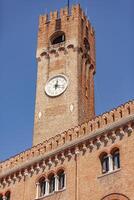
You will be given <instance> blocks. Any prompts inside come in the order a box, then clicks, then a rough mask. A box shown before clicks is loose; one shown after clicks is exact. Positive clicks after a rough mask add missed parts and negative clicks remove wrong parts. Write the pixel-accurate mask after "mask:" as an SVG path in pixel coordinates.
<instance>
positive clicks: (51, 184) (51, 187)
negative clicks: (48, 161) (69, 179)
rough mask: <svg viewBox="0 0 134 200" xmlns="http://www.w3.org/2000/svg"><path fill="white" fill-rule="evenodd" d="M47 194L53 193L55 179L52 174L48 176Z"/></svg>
mask: <svg viewBox="0 0 134 200" xmlns="http://www.w3.org/2000/svg"><path fill="white" fill-rule="evenodd" d="M48 179H49V193H52V192H54V191H55V177H54V174H52V175H50V176H49V178H48Z"/></svg>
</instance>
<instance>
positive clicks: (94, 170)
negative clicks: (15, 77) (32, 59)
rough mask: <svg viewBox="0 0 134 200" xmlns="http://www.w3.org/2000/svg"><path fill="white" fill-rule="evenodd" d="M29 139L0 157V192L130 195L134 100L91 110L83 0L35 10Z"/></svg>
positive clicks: (45, 196)
mask: <svg viewBox="0 0 134 200" xmlns="http://www.w3.org/2000/svg"><path fill="white" fill-rule="evenodd" d="M37 61H38V74H37V89H36V102H35V119H34V133H33V146H32V147H31V148H30V149H28V150H26V151H24V152H22V153H20V154H18V155H16V156H13V157H11V158H10V159H8V160H5V161H4V162H1V163H0V200H18V199H19V200H54V199H55V200H68V199H69V200H92V199H94V200H133V199H134V178H133V177H134V170H133V169H134V159H133V157H134V154H133V152H134V101H130V102H127V103H126V104H124V105H121V106H119V107H118V108H116V109H114V110H111V111H110V112H105V113H104V114H102V115H101V116H95V108H94V107H95V103H94V75H95V72H96V62H95V33H94V30H93V27H92V26H91V24H90V22H89V21H88V19H87V18H86V16H85V14H84V12H83V11H82V9H81V8H80V5H75V6H73V7H72V9H71V12H70V13H69V12H68V9H67V8H65V9H61V11H60V13H58V12H57V11H56V12H54V13H50V16H49V17H48V16H47V15H45V16H40V20H39V32H38V47H37Z"/></svg>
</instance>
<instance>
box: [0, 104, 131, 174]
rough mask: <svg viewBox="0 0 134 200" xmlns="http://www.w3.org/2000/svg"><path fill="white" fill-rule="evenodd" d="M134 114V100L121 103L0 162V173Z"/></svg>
mask: <svg viewBox="0 0 134 200" xmlns="http://www.w3.org/2000/svg"><path fill="white" fill-rule="evenodd" d="M133 114H134V101H130V102H127V103H125V104H124V105H121V106H119V107H117V108H115V109H113V110H111V111H110V112H106V113H104V114H102V115H100V116H96V117H95V118H94V119H92V120H90V121H88V122H85V123H84V124H81V125H78V126H77V127H74V128H72V129H69V130H67V131H65V132H63V133H61V134H58V135H56V136H55V137H52V138H50V139H49V140H46V141H44V142H43V143H40V144H38V145H37V146H33V147H32V148H31V149H28V150H26V151H24V152H22V153H20V154H18V155H16V156H14V157H11V158H10V159H8V160H5V161H3V162H1V163H0V175H1V174H2V173H3V172H4V171H5V170H8V169H10V170H11V169H12V168H15V167H16V166H19V165H20V164H22V163H24V162H26V161H28V160H31V159H33V158H36V157H38V156H41V155H44V154H45V153H48V152H51V151H52V150H53V151H54V150H56V149H57V148H58V147H61V146H63V145H66V144H68V143H69V142H71V141H75V140H76V139H79V138H82V136H85V135H90V136H92V135H93V134H94V133H95V131H96V130H99V129H102V128H103V129H104V128H106V127H107V126H110V125H112V124H114V123H117V122H118V121H120V120H121V119H123V118H126V117H128V116H131V115H133Z"/></svg>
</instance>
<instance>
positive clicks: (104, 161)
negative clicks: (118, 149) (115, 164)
mask: <svg viewBox="0 0 134 200" xmlns="http://www.w3.org/2000/svg"><path fill="white" fill-rule="evenodd" d="M99 157H100V162H101V168H102V173H103V174H105V173H107V172H108V171H109V156H108V154H107V153H106V152H102V153H101V154H100V156H99Z"/></svg>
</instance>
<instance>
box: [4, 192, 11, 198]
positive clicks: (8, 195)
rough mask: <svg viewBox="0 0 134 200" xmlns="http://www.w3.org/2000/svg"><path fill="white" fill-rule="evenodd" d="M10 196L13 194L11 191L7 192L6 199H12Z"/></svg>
mask: <svg viewBox="0 0 134 200" xmlns="http://www.w3.org/2000/svg"><path fill="white" fill-rule="evenodd" d="M10 196H11V194H10V191H8V192H6V194H5V197H6V200H10Z"/></svg>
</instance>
